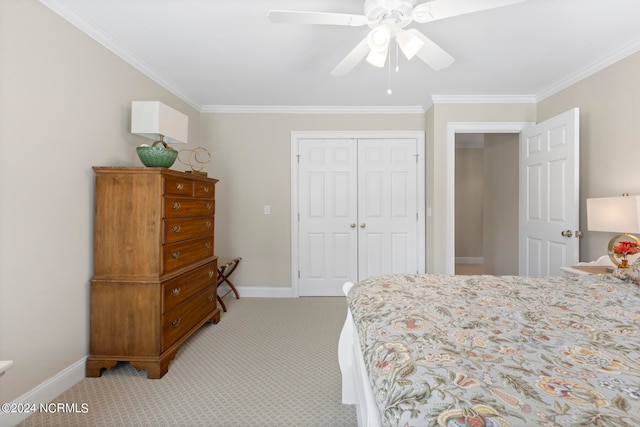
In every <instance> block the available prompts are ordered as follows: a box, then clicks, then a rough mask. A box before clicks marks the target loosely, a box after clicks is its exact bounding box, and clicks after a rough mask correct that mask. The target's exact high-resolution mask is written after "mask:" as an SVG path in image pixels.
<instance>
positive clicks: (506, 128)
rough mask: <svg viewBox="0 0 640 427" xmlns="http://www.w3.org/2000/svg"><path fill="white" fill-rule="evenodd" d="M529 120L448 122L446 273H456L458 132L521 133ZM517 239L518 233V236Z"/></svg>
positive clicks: (529, 124) (528, 124)
mask: <svg viewBox="0 0 640 427" xmlns="http://www.w3.org/2000/svg"><path fill="white" fill-rule="evenodd" d="M531 125H533V123H529V122H449V123H448V124H447V206H446V213H445V223H446V235H447V236H448V238H447V239H446V242H445V245H446V250H445V252H446V273H447V274H455V246H456V245H455V239H456V232H455V212H456V210H455V159H456V156H455V149H456V134H505V133H506V134H520V132H521V131H522V130H524V129H525V128H527V127H528V126H531ZM515 239H516V240H517V235H516V238H515Z"/></svg>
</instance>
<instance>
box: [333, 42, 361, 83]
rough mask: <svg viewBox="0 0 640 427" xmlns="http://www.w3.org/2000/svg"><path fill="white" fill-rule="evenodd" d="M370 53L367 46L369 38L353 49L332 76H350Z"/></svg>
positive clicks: (337, 66)
mask: <svg viewBox="0 0 640 427" xmlns="http://www.w3.org/2000/svg"><path fill="white" fill-rule="evenodd" d="M368 53H369V45H368V44H367V38H366V37H365V38H364V39H362V41H361V42H360V43H358V44H357V45H356V47H354V48H353V50H352V51H351V52H349V53H348V54H347V56H345V57H344V59H343V60H342V61H340V63H339V64H338V65H336V68H334V69H333V71H332V72H331V75H332V76H344V75H345V74H349V72H351V70H353V69H354V68H355V66H356V65H358V64H359V63H360V61H362V60H363V59H364V57H365V56H367V54H368Z"/></svg>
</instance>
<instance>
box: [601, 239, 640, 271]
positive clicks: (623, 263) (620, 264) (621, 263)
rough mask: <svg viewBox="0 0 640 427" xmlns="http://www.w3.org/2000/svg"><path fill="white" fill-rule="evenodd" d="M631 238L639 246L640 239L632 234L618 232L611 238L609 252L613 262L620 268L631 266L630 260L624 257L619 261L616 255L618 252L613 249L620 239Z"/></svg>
mask: <svg viewBox="0 0 640 427" xmlns="http://www.w3.org/2000/svg"><path fill="white" fill-rule="evenodd" d="M622 239H624V240H629V241H633V242H635V243H636V244H637V245H638V246H640V239H639V238H637V237H636V236H633V235H631V234H626V233H625V234H616V235H615V236H613V238H612V239H611V240H609V246H608V247H607V253H608V254H609V258H611V262H613V264H614V265H615V266H616V267H618V268H629V261H628V260H626V259H622V260H620V261H618V258H617V257H616V253H615V252H614V251H613V248H614V246H616V244H617V243H618V240H622Z"/></svg>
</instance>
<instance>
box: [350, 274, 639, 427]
mask: <svg viewBox="0 0 640 427" xmlns="http://www.w3.org/2000/svg"><path fill="white" fill-rule="evenodd" d="M347 301H348V304H349V308H350V310H351V313H352V315H353V318H354V321H355V323H356V327H357V329H358V333H359V335H360V340H361V342H360V345H361V347H362V349H363V353H364V359H365V365H366V367H367V369H368V372H369V379H370V382H371V386H372V389H373V391H374V397H375V400H376V403H377V405H378V407H379V409H380V415H381V418H382V422H383V424H384V425H389V426H436V425H441V426H448V427H453V426H478V427H479V426H488V427H491V426H496V427H497V426H509V425H511V426H533V425H540V426H549V427H550V426H587V425H597V426H616V427H620V426H640V286H638V285H635V284H633V283H631V282H625V281H622V280H619V279H617V278H614V277H612V276H609V275H600V276H598V275H581V276H561V277H560V276H559V277H547V278H531V277H494V276H448V275H388V276H382V277H378V278H374V279H368V280H365V281H363V282H360V283H358V284H356V285H355V286H353V288H352V289H351V291H350V292H349V294H348V296H347Z"/></svg>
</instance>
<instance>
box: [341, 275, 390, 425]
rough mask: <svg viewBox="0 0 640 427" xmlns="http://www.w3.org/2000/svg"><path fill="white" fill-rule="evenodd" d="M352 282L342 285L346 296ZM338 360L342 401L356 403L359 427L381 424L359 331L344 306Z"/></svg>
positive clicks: (346, 403) (349, 403)
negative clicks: (344, 318)
mask: <svg viewBox="0 0 640 427" xmlns="http://www.w3.org/2000/svg"><path fill="white" fill-rule="evenodd" d="M352 286H353V283H351V282H347V283H345V284H344V285H343V286H342V291H343V292H344V294H345V295H347V293H348V292H349V290H350V289H351V287H352ZM338 360H339V363H340V371H341V372H342V403H343V404H345V405H353V404H355V405H356V413H357V415H358V426H359V427H380V426H382V422H381V420H380V412H379V411H378V407H377V406H376V403H375V400H374V399H373V392H372V390H371V386H370V385H369V379H368V378H367V374H366V372H367V371H366V368H365V365H364V357H363V355H362V351H361V350H360V340H359V338H358V331H357V330H356V326H355V324H354V323H353V317H352V316H351V310H349V309H348V308H347V319H346V321H345V322H344V326H343V327H342V332H341V333H340V343H339V344H338Z"/></svg>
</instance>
